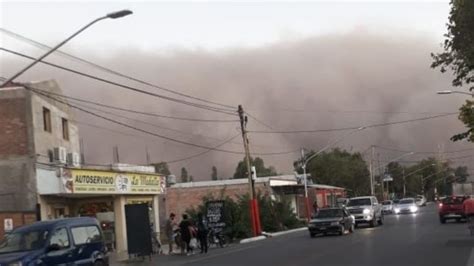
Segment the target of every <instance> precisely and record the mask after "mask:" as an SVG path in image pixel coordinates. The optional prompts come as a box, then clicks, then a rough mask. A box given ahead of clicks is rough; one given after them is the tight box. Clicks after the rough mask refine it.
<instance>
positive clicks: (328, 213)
mask: <svg viewBox="0 0 474 266" xmlns="http://www.w3.org/2000/svg"><path fill="white" fill-rule="evenodd" d="M342 214H343V212H342V209H323V210H319V212H318V213H317V214H316V215H315V216H314V218H331V217H342Z"/></svg>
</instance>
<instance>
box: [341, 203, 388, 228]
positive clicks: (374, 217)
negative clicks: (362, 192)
mask: <svg viewBox="0 0 474 266" xmlns="http://www.w3.org/2000/svg"><path fill="white" fill-rule="evenodd" d="M347 210H348V211H349V212H350V214H351V215H353V216H354V218H355V222H356V226H357V225H358V224H361V223H368V224H369V225H370V227H375V226H376V225H377V224H379V225H382V224H383V213H382V206H381V205H380V204H379V202H378V201H377V198H376V197H374V196H367V197H356V198H351V199H350V200H349V203H347Z"/></svg>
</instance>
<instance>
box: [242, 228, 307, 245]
mask: <svg viewBox="0 0 474 266" xmlns="http://www.w3.org/2000/svg"><path fill="white" fill-rule="evenodd" d="M307 229H308V228H307V227H300V228H296V229H291V230H287V231H282V232H276V233H267V232H262V235H261V236H256V237H251V238H245V239H242V240H240V244H245V243H251V242H255V241H260V240H264V239H267V238H270V237H277V236H282V235H287V234H291V233H296V232H300V231H304V230H307Z"/></svg>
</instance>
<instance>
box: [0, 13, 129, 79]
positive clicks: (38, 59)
mask: <svg viewBox="0 0 474 266" xmlns="http://www.w3.org/2000/svg"><path fill="white" fill-rule="evenodd" d="M132 13H133V12H132V11H130V10H127V9H125V10H120V11H116V12H112V13H109V14H107V15H105V16H103V17H100V18H97V19H95V20H93V21H92V22H90V23H89V24H87V25H85V26H84V27H82V28H81V29H79V30H78V31H76V32H75V33H74V34H72V35H71V36H69V37H68V38H67V39H65V40H64V41H62V42H61V43H59V44H58V45H56V46H55V47H53V48H52V49H51V50H49V51H48V52H46V53H45V54H44V55H42V56H40V57H38V58H37V59H36V60H35V61H33V62H31V63H30V64H29V65H27V66H26V67H25V68H23V69H22V70H20V71H19V72H18V73H16V74H15V75H13V76H12V77H11V78H8V79H7V80H6V81H5V82H3V83H2V85H0V88H1V87H5V86H6V85H7V84H9V83H10V82H12V81H13V80H15V79H16V78H17V77H19V76H20V75H21V74H23V73H25V72H26V71H27V70H28V69H30V68H31V67H32V66H34V65H36V64H37V63H38V62H39V61H41V60H43V59H44V58H45V57H46V56H48V55H50V54H51V53H52V52H54V51H56V50H57V49H59V48H60V47H61V46H63V45H64V44H65V43H67V42H68V41H69V40H71V39H72V38H74V37H76V36H77V35H78V34H79V33H81V32H83V31H84V30H85V29H87V28H89V27H90V26H92V25H93V24H95V23H96V22H98V21H101V20H103V19H107V18H110V19H117V18H121V17H125V16H128V15H130V14H132Z"/></svg>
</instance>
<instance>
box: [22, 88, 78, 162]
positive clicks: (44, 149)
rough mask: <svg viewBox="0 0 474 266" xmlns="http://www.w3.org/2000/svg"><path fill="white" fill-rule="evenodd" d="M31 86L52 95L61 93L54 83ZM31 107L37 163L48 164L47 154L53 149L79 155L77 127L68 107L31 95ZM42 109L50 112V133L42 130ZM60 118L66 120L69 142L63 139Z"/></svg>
mask: <svg viewBox="0 0 474 266" xmlns="http://www.w3.org/2000/svg"><path fill="white" fill-rule="evenodd" d="M31 86H33V87H34V88H38V89H41V90H47V91H50V92H54V93H59V94H60V93H62V91H61V89H60V88H59V86H58V84H57V83H56V82H55V81H45V82H41V83H35V84H32V85H31ZM31 105H32V114H33V116H32V119H33V131H34V145H35V152H36V154H37V155H39V156H38V158H37V160H38V161H39V162H44V163H49V158H48V152H52V151H53V150H54V148H55V147H65V148H66V151H67V153H72V152H77V153H80V145H79V131H78V127H77V125H76V123H75V122H74V117H73V115H72V112H71V110H70V108H69V107H68V106H66V105H64V104H62V103H58V102H55V101H53V100H51V99H49V98H47V97H44V96H40V95H37V94H32V96H31ZM43 107H45V108H48V109H49V110H50V111H51V128H52V130H51V132H47V131H44V128H43ZM62 118H65V119H67V120H68V124H69V140H65V139H63V131H62Z"/></svg>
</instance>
